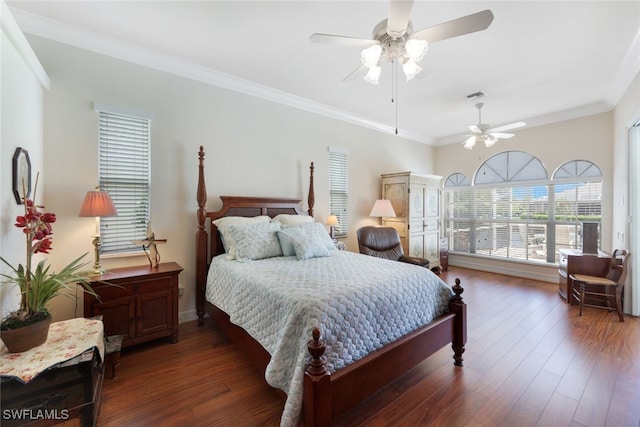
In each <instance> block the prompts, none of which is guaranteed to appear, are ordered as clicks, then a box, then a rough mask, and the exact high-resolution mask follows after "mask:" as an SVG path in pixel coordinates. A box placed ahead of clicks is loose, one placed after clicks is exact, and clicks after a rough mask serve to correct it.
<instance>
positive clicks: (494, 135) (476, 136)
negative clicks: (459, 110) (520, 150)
mask: <svg viewBox="0 0 640 427" xmlns="http://www.w3.org/2000/svg"><path fill="white" fill-rule="evenodd" d="M482 107H484V102H478V103H477V104H476V108H477V109H478V124H476V125H470V126H469V130H470V131H471V134H470V135H467V136H466V139H465V141H464V148H466V149H468V150H471V149H473V147H474V146H475V145H476V143H484V145H485V147H487V148H489V147H491V146H493V145H494V144H495V143H496V142H498V139H509V138H512V137H513V136H514V134H512V133H504V131H507V130H513V129H518V128H521V127H523V126H526V125H527V124H526V123H525V122H515V123H509V124H508V125H504V126H498V127H495V128H491V126H490V125H488V124H486V123H482Z"/></svg>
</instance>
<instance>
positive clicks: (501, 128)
mask: <svg viewBox="0 0 640 427" xmlns="http://www.w3.org/2000/svg"><path fill="white" fill-rule="evenodd" d="M526 125H527V124H526V123H525V122H515V123H509V124H508V125H504V126H498V127H497V128H493V129H491V130H490V132H492V133H493V132H502V131H504V130H511V129H518V128H521V127H524V126H526Z"/></svg>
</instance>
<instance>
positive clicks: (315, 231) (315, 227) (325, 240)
mask: <svg viewBox="0 0 640 427" xmlns="http://www.w3.org/2000/svg"><path fill="white" fill-rule="evenodd" d="M301 227H302V229H303V230H304V231H305V232H306V233H307V236H309V237H314V236H317V237H318V238H319V239H320V242H322V244H324V245H325V246H326V247H327V249H328V250H330V251H332V250H335V249H336V245H335V243H333V240H331V236H329V232H328V231H327V229H326V228H325V227H324V224H321V223H319V222H312V223H311V224H302V225H301Z"/></svg>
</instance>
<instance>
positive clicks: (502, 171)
mask: <svg viewBox="0 0 640 427" xmlns="http://www.w3.org/2000/svg"><path fill="white" fill-rule="evenodd" d="M547 176H548V175H547V171H546V170H545V168H544V166H543V165H542V162H541V161H540V160H539V159H538V158H537V157H535V156H532V155H531V154H529V153H525V152H522V151H505V152H504V153H499V154H496V155H495V156H492V157H490V158H488V159H487V160H486V161H485V162H484V163H483V164H481V165H480V167H479V168H478V171H477V172H476V175H475V177H474V179H473V183H474V185H483V184H500V183H504V182H521V181H539V180H546V179H547Z"/></svg>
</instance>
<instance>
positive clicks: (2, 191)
mask: <svg viewBox="0 0 640 427" xmlns="http://www.w3.org/2000/svg"><path fill="white" fill-rule="evenodd" d="M0 24H1V27H2V34H1V39H0V43H1V45H0V182H1V183H2V185H0V213H1V215H0V256H2V257H3V258H4V259H6V260H7V261H8V262H9V263H11V264H12V265H14V266H16V265H17V264H18V263H24V262H25V258H26V253H25V251H26V247H25V239H24V234H23V233H22V230H20V229H18V228H16V227H14V223H15V218H16V216H18V215H21V214H24V210H23V205H18V204H17V203H16V201H15V198H14V196H13V189H12V185H11V181H12V158H13V154H14V152H15V150H16V148H17V147H22V148H24V149H25V150H27V152H28V153H29V157H30V159H31V170H32V180H34V179H35V173H36V172H37V171H40V173H41V178H42V177H44V174H45V171H44V167H43V160H44V156H43V147H42V135H43V127H42V115H43V112H42V111H43V102H44V101H43V96H44V95H43V92H44V90H45V89H46V88H47V87H48V85H49V79H48V77H47V75H46V73H45V72H44V69H43V68H42V66H41V65H40V63H39V62H38V60H37V58H36V56H35V55H34V53H33V51H32V50H31V48H30V47H29V44H28V43H27V41H26V39H25V38H24V36H23V35H22V32H20V30H19V28H18V25H17V24H16V22H15V20H14V19H13V17H12V16H11V13H10V12H9V9H8V8H7V6H6V5H5V3H4V2H3V1H0ZM32 187H33V184H32ZM43 188H44V186H43V185H40V188H39V191H38V194H39V196H38V199H37V200H38V201H39V202H43V199H42V194H43V191H42V190H43ZM32 194H33V193H32ZM44 202H45V203H46V202H47V200H46V199H45V200H44ZM0 272H2V273H5V274H6V273H9V269H8V267H7V266H6V265H4V263H3V264H0ZM0 299H1V314H2V317H4V316H5V315H7V314H8V313H9V312H11V311H14V310H16V309H17V308H18V305H19V303H20V293H19V291H18V290H17V288H16V287H11V288H10V287H9V286H2V287H1V288H0Z"/></svg>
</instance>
